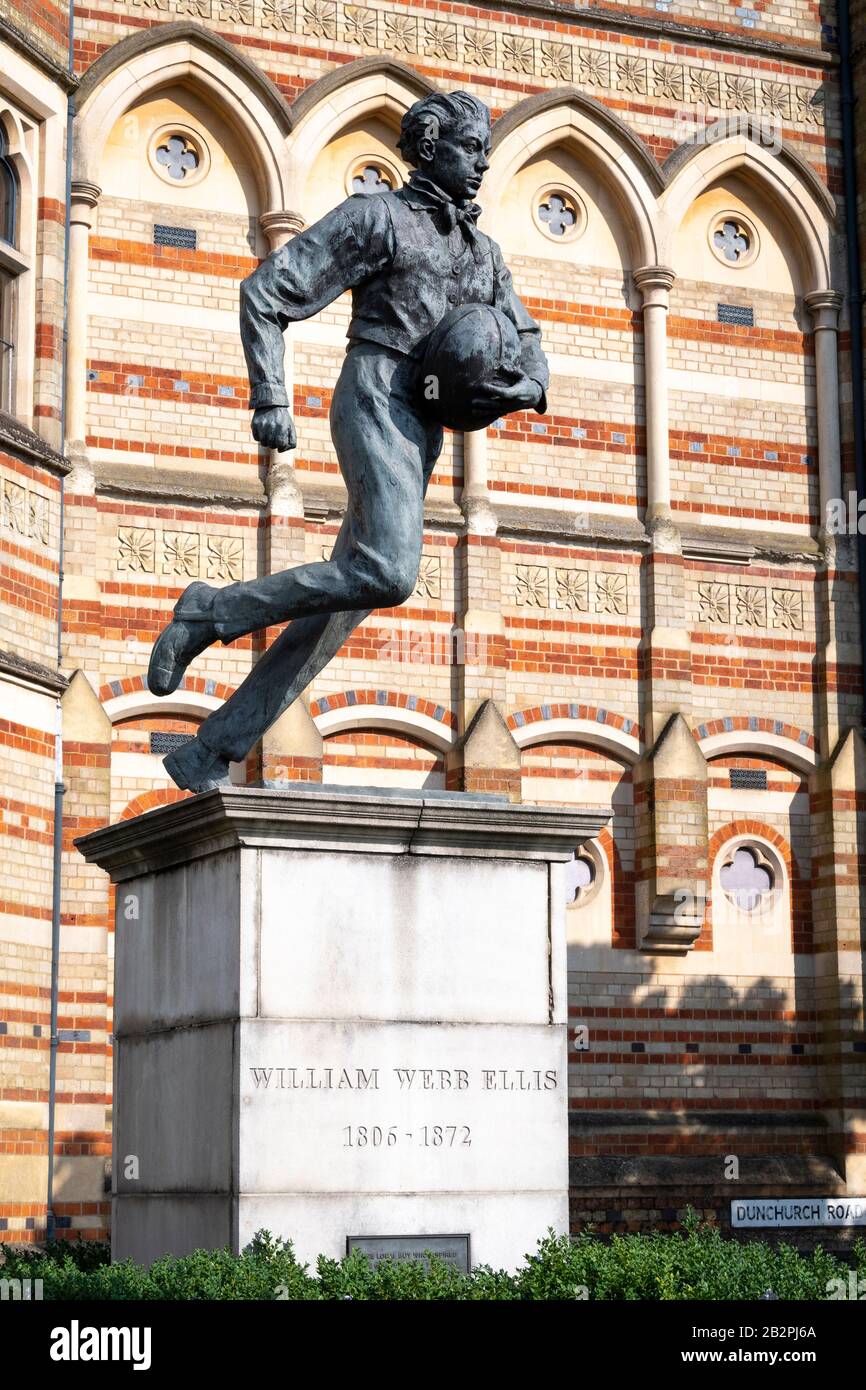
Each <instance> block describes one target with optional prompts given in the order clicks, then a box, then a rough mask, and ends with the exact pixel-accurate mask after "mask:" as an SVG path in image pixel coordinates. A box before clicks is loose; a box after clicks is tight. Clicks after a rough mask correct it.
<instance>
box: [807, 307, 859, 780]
mask: <svg viewBox="0 0 866 1390" xmlns="http://www.w3.org/2000/svg"><path fill="white" fill-rule="evenodd" d="M805 302H806V307H807V308H808V310H809V313H810V314H811V316H812V327H813V330H814V335H815V399H816V406H817V414H818V492H819V503H818V507H819V513H818V536H819V539H820V542H821V549H822V554H823V560H824V563H823V566H822V569H821V571H819V584H818V586H817V591H816V596H817V605H816V619H817V639H818V644H819V647H820V651H821V660H820V664H819V669H818V684H819V689H820V690H821V692H822V700H821V714H820V726H821V727H820V734H821V748H822V752H823V754H824V756H825V757H827V756H829V754H830V752H831V750H832V749H833V748H835V746H836V744H837V743H838V741H839V738H840V736H841V734H842V731H843V730H844V728H845V727H846V726H847V725H848V724H849V723H850V722H855V721H856V717H857V716H856V714H855V715H854V719H853V720H852V719H851V717H850V716H851V714H852V710H851V702H850V699H849V700H848V701H847V703H846V695H845V688H846V682H845V681H844V680H842V681H840V679H839V667H840V665H842V666H844V665H847V664H850V660H851V655H850V654H851V651H852V649H853V648H855V647H856V646H857V644H858V638H857V634H856V624H854V623H852V621H851V618H852V614H853V604H852V591H853V588H854V583H855V562H854V555H853V547H852V546H851V545H850V544H849V543H848V539H847V537H846V536H844V535H839V534H838V532H837V530H836V529H834V528H833V527H832V525H831V524H829V523H830V522H831V518H832V516H833V513H834V512H835V511H836V509H837V508H838V507H839V505H840V503H841V502H842V500H843V494H842V449H841V437H840V423H839V357H838V330H839V310H840V309H841V307H842V295H841V294H839V292H838V291H837V290H815V291H814V292H813V293H812V294H807V295H806V299H805ZM830 508H832V509H833V510H832V511H830V510H828V509H830ZM843 514H844V513H843ZM856 659H857V658H855V660H856Z"/></svg>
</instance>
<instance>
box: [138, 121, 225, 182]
mask: <svg viewBox="0 0 866 1390" xmlns="http://www.w3.org/2000/svg"><path fill="white" fill-rule="evenodd" d="M148 158H149V160H150V167H151V168H152V169H153V171H154V173H155V174H157V175H158V176H159V178H161V179H162V181H163V183H170V184H171V185H172V186H173V187H174V188H186V187H188V186H189V185H190V184H191V183H198V182H199V181H200V180H201V179H203V178H204V176H205V174H206V173H207V172H208V170H209V168H210V154H209V152H208V148H207V146H206V144H205V142H204V140H203V139H202V138H201V136H200V135H199V134H198V132H197V131H194V130H190V129H189V128H188V127H187V126H175V125H171V126H163V127H162V128H161V129H160V130H156V131H154V133H153V135H152V136H151V137H150V145H149V147H148Z"/></svg>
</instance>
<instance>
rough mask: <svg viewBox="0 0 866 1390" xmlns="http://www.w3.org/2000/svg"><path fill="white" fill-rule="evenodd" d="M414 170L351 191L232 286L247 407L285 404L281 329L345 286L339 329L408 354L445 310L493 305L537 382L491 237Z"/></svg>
mask: <svg viewBox="0 0 866 1390" xmlns="http://www.w3.org/2000/svg"><path fill="white" fill-rule="evenodd" d="M479 211H480V209H479V208H477V207H476V206H475V205H474V204H472V205H469V206H468V207H464V208H458V207H457V206H456V205H455V204H454V203H452V202H450V201H449V200H448V199H447V198H446V197H445V195H444V194H443V193H442V192H441V190H439V189H438V188H437V187H436V185H435V184H433V183H431V182H430V180H428V179H426V178H424V177H423V176H420V175H418V174H415V175H413V176H412V178H411V179H410V181H409V183H408V184H406V186H405V187H403V188H400V189H398V190H397V191H396V192H393V193H392V192H384V193H372V194H355V195H354V196H353V197H351V198H348V199H347V200H346V201H345V202H344V203H341V204H340V206H339V207H337V208H334V210H333V212H329V213H328V214H327V216H325V217H323V218H322V219H321V221H319V222H316V223H315V224H314V225H313V226H312V227H308V228H307V229H306V231H303V232H301V233H300V234H299V235H298V236H296V237H294V238H293V239H292V240H291V241H288V242H287V243H286V244H285V246H281V247H280V248H279V250H277V251H274V252H273V253H272V254H271V255H270V256H268V258H267V260H265V261H263V262H262V264H261V265H260V266H259V267H258V269H257V270H255V271H254V272H253V274H252V275H250V276H249V277H248V278H247V279H246V280H244V281H243V283H242V284H241V336H242V339H243V344H244V351H245V353H246V358H247V366H248V369H249V376H250V386H251V394H250V408H251V409H256V408H257V407H259V406H274V405H288V404H289V401H288V397H287V395H286V387H285V382H284V378H283V339H282V334H283V330H284V329H285V328H286V325H287V324H289V323H291V322H293V321H297V320H298V319H306V318H310V317H312V315H313V314H317V313H319V312H320V310H322V309H324V308H325V307H326V306H327V305H328V304H331V303H332V302H333V300H335V299H336V298H337V297H338V296H339V295H341V294H342V293H343V292H344V291H345V290H348V289H351V291H352V320H351V323H350V324H349V329H348V335H347V336H348V337H349V338H350V339H354V340H360V341H366V342H373V343H380V344H382V345H383V346H384V347H388V348H391V349H394V350H395V351H397V352H402V353H405V354H406V355H407V356H415V355H417V354H419V353H420V352H421V351H422V349H423V344H424V340H425V339H426V337H427V335H428V334H429V333H430V332H431V330H432V329H433V328H435V326H436V324H437V323H438V322H439V321H440V319H442V318H443V317H444V315H445V314H447V313H448V311H449V310H450V309H453V308H456V307H457V305H459V304H492V305H494V306H495V307H496V308H497V309H501V310H502V312H503V313H505V314H507V315H508V317H509V318H510V319H511V320H512V321H513V323H514V324H515V326H516V328H517V331H518V333H519V334H520V341H521V345H522V365H523V370H524V372H525V373H526V375H527V376H528V377H531V378H532V379H533V380H534V381H537V382H538V384H539V385H540V386H541V388H542V401H541V404H540V406H539V407H538V408H539V409H541V410H543V409H545V408H546V403H545V400H544V394H543V393H544V392H545V391H546V389H547V385H548V380H549V373H548V367H547V361H546V358H545V356H544V353H543V352H542V350H541V330H540V329H539V327H538V324H537V323H536V322H535V320H534V319H533V318H532V317H531V316H530V314H529V313H528V311H527V310H526V308H525V307H524V305H523V304H522V303H521V301H520V299H519V298H518V297H517V295H516V294H515V292H514V289H513V286H512V282H511V273H510V272H509V270H508V268H507V266H506V265H505V263H504V261H503V259H502V252H501V251H500V249H499V247H498V246H497V244H496V242H495V241H492V240H491V239H490V237H488V236H485V235H484V233H483V232H479V231H478V229H477V227H476V226H475V221H476V220H477V217H478V214H479Z"/></svg>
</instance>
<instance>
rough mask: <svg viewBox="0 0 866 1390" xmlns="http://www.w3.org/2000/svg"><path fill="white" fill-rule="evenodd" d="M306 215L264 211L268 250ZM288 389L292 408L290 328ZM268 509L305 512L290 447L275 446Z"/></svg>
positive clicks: (298, 226) (299, 226)
mask: <svg viewBox="0 0 866 1390" xmlns="http://www.w3.org/2000/svg"><path fill="white" fill-rule="evenodd" d="M305 225H306V224H305V222H304V219H303V217H301V215H300V213H298V212H288V211H285V210H283V211H279V212H264V213H262V215H261V217H260V218H259V226H260V227H261V229H262V233H263V235H264V236H265V239H266V240H267V243H268V254H270V253H271V252H272V251H278V250H279V248H280V247H281V246H285V244H286V242H287V241H289V240H290V239H291V238H292V237H293V236H296V235H297V233H298V232H300V231H303V228H304V226H305ZM284 341H285V359H284V362H285V375H286V390H287V392H288V396H289V409H290V410H291V409H292V404H293V400H294V387H295V362H294V351H293V345H292V338H291V329H289V330H287V332H286V333H285V334H284ZM267 489H268V512H269V514H270V515H271V516H303V515H304V500H303V497H302V495H301V488H300V485H299V483H298V480H297V476H296V474H295V468H294V464H293V463H292V454H291V451H290V450H287V451H286V453H284V454H283V453H280V452H279V451H278V450H277V449H272V450H271V454H270V461H269V465H268V478H267Z"/></svg>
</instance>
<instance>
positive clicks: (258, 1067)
mask: <svg viewBox="0 0 866 1390" xmlns="http://www.w3.org/2000/svg"><path fill="white" fill-rule="evenodd" d="M605 818H606V816H605V812H604V811H598V812H596V811H591V812H590V811H587V812H584V813H581V812H575V811H572V810H560V809H549V808H541V807H532V806H521V805H512V804H509V803H508V802H507V801H506V800H505V799H499V798H492V797H491V798H483V797H474V796H469V795H465V794H459V793H457V794H450V793H439V794H438V795H436V794H432V795H427V794H418V795H412V794H410V793H406V794H403V793H401V794H399V795H383V794H382V793H379V792H377V793H365V792H356V791H351V792H349V791H344V790H342V789H340V788H330V789H329V788H323V789H321V790H317V791H313V790H300V789H297V788H294V787H289V788H286V789H284V790H270V789H264V788H262V789H257V788H237V789H222V788H221V789H219V790H217V791H212V792H207V793H205V794H204V795H201V796H197V797H193V798H190V799H189V800H186V801H181V802H178V803H176V804H174V805H171V806H166V807H162V808H160V809H158V810H155V811H150V812H148V813H147V814H146V815H143V816H138V817H137V818H136V819H134V820H129V821H123V822H120V823H119V824H117V825H114V826H111V827H109V828H108V829H106V830H101V831H98V832H96V833H94V834H91V835H88V836H86V837H84V838H83V839H81V840H79V841H78V842H77V844H78V848H79V849H80V850H81V852H82V853H83V854H84V856H85V857H86V858H87V859H88V860H89V861H90V862H94V863H97V864H99V865H100V866H101V867H102V868H104V869H107V870H108V871H109V873H110V874H111V877H112V879H113V881H114V882H115V883H117V884H118V888H117V943H116V970H115V1048H116V1053H115V1138H114V1165H113V1167H114V1200H113V1218H112V1221H113V1224H112V1229H113V1253H114V1257H115V1258H117V1259H122V1258H125V1257H127V1256H132V1257H133V1258H134V1259H136V1260H139V1261H150V1260H152V1259H154V1258H155V1257H157V1256H158V1255H160V1254H163V1253H165V1252H173V1253H183V1252H186V1251H189V1250H191V1249H194V1248H196V1247H198V1246H202V1247H214V1246H222V1245H225V1244H229V1245H231V1246H232V1247H233V1248H234V1249H236V1250H237V1249H240V1248H242V1247H243V1246H244V1245H245V1244H246V1243H247V1242H248V1241H249V1240H250V1239H251V1237H252V1236H253V1234H254V1233H255V1232H256V1231H257V1230H259V1229H261V1228H267V1229H268V1230H270V1231H271V1232H272V1233H274V1234H278V1235H282V1236H285V1237H289V1238H291V1239H292V1240H293V1241H294V1243H295V1248H296V1250H297V1252H298V1254H299V1255H300V1256H301V1257H302V1258H303V1259H305V1260H311V1261H312V1260H314V1259H315V1257H316V1256H317V1255H318V1254H320V1253H323V1254H327V1255H331V1256H339V1255H342V1254H343V1253H345V1248H346V1239H347V1237H348V1236H359V1235H361V1236H363V1235H375V1236H382V1235H390V1234H399V1235H412V1236H416V1235H422V1236H423V1235H424V1234H427V1235H437V1234H455V1233H468V1234H469V1235H470V1237H471V1254H472V1262H473V1263H488V1262H489V1263H491V1264H494V1265H501V1266H514V1265H515V1264H518V1263H519V1262H520V1261H521V1259H522V1257H523V1255H524V1253H525V1252H527V1251H531V1250H533V1249H534V1248H535V1244H536V1241H537V1239H538V1237H539V1236H540V1235H542V1234H543V1233H544V1232H545V1231H546V1229H547V1228H548V1227H549V1226H553V1227H554V1228H556V1229H557V1230H560V1231H564V1230H566V1229H567V1225H568V1202H567V1195H568V1128H567V1119H568V1115H567V1105H568V1100H567V1078H566V956H565V891H564V868H563V866H564V863H565V862H566V861H567V860H568V859H570V858H571V855H572V852H573V850H574V849H575V847H576V846H577V845H578V844H579V843H581V842H582V841H583V840H585V839H587V838H590V837H592V836H594V835H596V834H597V833H598V831H599V829H600V827H601V825H602V823H603V821H604V820H605Z"/></svg>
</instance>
